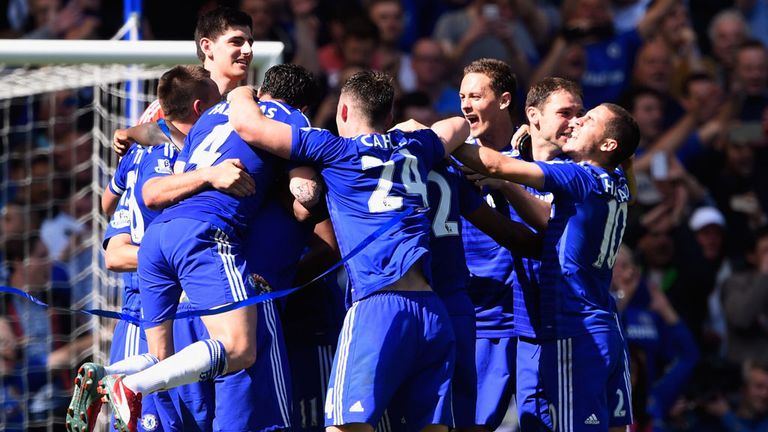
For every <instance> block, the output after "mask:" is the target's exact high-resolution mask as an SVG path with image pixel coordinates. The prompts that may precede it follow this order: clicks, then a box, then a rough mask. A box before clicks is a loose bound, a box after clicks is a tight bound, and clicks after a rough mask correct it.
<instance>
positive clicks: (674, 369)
mask: <svg viewBox="0 0 768 432" xmlns="http://www.w3.org/2000/svg"><path fill="white" fill-rule="evenodd" d="M657 328H658V329H659V330H660V331H661V335H660V339H661V344H662V346H661V352H662V353H664V354H665V357H667V358H666V359H665V360H667V364H669V365H670V367H669V368H668V369H667V370H666V371H665V372H664V375H662V376H661V377H660V378H659V379H658V380H656V382H655V383H654V384H653V388H652V389H651V404H650V405H649V411H651V410H652V412H653V414H654V415H660V416H661V417H659V418H663V417H664V416H666V413H668V412H669V410H670V409H671V408H672V405H673V404H674V403H675V400H677V397H678V396H679V395H680V393H681V391H682V390H683V388H684V386H685V384H686V383H687V381H688V378H689V377H690V376H691V373H692V372H693V369H694V367H696V363H697V362H698V361H699V350H698V348H697V347H696V343H695V342H694V340H693V336H691V332H690V331H689V330H688V327H687V326H686V325H685V323H684V322H683V321H682V320H680V321H679V322H678V323H677V324H675V325H673V326H669V325H665V324H664V323H659V325H658V326H657Z"/></svg>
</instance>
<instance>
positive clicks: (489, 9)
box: [433, 0, 554, 82]
mask: <svg viewBox="0 0 768 432" xmlns="http://www.w3.org/2000/svg"><path fill="white" fill-rule="evenodd" d="M553 28H554V19H553V18H552V17H551V16H550V15H549V14H548V13H547V11H546V10H545V9H543V8H541V7H540V6H538V5H537V4H536V2H534V1H532V0H472V1H470V2H469V3H468V4H467V6H466V7H464V8H462V9H459V10H456V11H454V12H448V13H445V14H444V15H443V16H441V17H440V18H439V19H438V21H437V24H436V25H435V31H434V33H433V37H434V38H435V39H436V40H438V41H440V43H441V44H442V45H443V48H444V49H445V52H446V54H447V56H448V58H449V59H450V61H451V63H452V65H453V66H454V67H455V68H456V69H457V70H460V69H461V68H462V67H464V66H466V65H468V64H470V63H472V62H473V61H474V60H478V59H481V58H495V59H499V60H502V61H504V62H506V63H507V64H509V66H510V67H511V68H512V72H514V74H515V75H516V77H517V80H518V81H520V82H527V81H528V77H529V75H530V63H531V62H535V61H538V58H539V55H538V50H537V49H536V47H537V45H543V44H545V43H546V42H547V41H548V40H549V38H550V37H551V34H552V29H553Z"/></svg>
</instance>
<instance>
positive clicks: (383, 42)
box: [368, 0, 416, 93]
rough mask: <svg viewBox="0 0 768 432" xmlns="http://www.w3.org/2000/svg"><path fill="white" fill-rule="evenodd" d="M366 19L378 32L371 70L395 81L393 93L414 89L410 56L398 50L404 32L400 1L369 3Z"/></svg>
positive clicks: (374, 0)
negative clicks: (382, 73)
mask: <svg viewBox="0 0 768 432" xmlns="http://www.w3.org/2000/svg"><path fill="white" fill-rule="evenodd" d="M368 16H369V17H370V18H371V21H373V22H374V24H376V27H377V28H378V29H379V47H378V49H377V50H376V54H375V55H374V58H373V66H374V69H376V70H380V71H383V72H386V73H388V74H390V75H391V76H392V77H394V78H395V84H396V87H395V90H396V91H397V92H398V93H407V92H410V91H413V90H414V89H415V88H416V77H415V76H414V74H413V69H412V67H411V57H410V56H409V55H408V53H406V52H404V51H403V50H401V49H400V39H401V38H402V36H403V31H404V30H405V17H404V15H403V6H402V4H401V3H400V0H372V1H370V2H369V3H368Z"/></svg>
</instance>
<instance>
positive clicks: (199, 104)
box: [192, 99, 205, 117]
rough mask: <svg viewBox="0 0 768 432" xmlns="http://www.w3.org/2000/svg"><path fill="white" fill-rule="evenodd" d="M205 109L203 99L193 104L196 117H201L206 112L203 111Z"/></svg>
mask: <svg viewBox="0 0 768 432" xmlns="http://www.w3.org/2000/svg"><path fill="white" fill-rule="evenodd" d="M204 107H205V106H204V105H203V101H202V100H201V99H195V101H194V102H192V110H193V111H194V112H195V114H196V117H200V116H201V115H202V114H203V111H205V110H204V109H203V108H204Z"/></svg>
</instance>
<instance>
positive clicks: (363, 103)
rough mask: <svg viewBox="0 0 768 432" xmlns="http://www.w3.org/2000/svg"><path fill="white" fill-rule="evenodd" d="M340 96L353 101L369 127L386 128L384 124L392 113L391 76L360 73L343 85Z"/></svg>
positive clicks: (393, 97) (393, 88)
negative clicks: (345, 96)
mask: <svg viewBox="0 0 768 432" xmlns="http://www.w3.org/2000/svg"><path fill="white" fill-rule="evenodd" d="M341 94H342V95H348V96H351V97H352V98H353V99H355V102H356V104H357V106H358V108H359V109H360V111H361V114H362V116H363V117H365V118H367V119H368V120H369V121H370V122H371V125H373V126H381V127H384V126H388V125H386V124H384V123H385V122H386V120H387V116H389V114H390V113H392V102H393V101H394V99H395V87H394V85H393V84H392V77H391V76H389V75H388V74H386V73H384V72H376V71H371V70H364V71H360V72H358V73H356V74H354V75H352V76H351V77H349V79H348V80H347V82H345V83H344V85H343V86H342V87H341Z"/></svg>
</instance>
